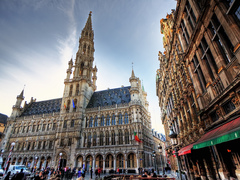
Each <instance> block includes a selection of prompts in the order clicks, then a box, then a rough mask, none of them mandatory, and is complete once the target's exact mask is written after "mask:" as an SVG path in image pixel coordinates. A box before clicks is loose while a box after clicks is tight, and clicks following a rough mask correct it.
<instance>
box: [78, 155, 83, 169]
mask: <svg viewBox="0 0 240 180" xmlns="http://www.w3.org/2000/svg"><path fill="white" fill-rule="evenodd" d="M76 167H78V168H79V167H83V157H82V155H79V156H78V157H77V159H76Z"/></svg>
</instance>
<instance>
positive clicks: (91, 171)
mask: <svg viewBox="0 0 240 180" xmlns="http://www.w3.org/2000/svg"><path fill="white" fill-rule="evenodd" d="M92 173H93V170H92V167H91V168H90V174H91V179H92Z"/></svg>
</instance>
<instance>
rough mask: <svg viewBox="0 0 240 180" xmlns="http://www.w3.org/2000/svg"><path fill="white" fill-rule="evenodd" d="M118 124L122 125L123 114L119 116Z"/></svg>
mask: <svg viewBox="0 0 240 180" xmlns="http://www.w3.org/2000/svg"><path fill="white" fill-rule="evenodd" d="M118 124H122V114H121V113H120V114H119V117H118Z"/></svg>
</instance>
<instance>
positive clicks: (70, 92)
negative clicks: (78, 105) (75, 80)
mask: <svg viewBox="0 0 240 180" xmlns="http://www.w3.org/2000/svg"><path fill="white" fill-rule="evenodd" d="M72 90H73V85H71V86H70V91H69V96H72Z"/></svg>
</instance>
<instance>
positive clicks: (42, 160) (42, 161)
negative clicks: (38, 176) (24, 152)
mask: <svg viewBox="0 0 240 180" xmlns="http://www.w3.org/2000/svg"><path fill="white" fill-rule="evenodd" d="M44 160H45V157H41V160H40V165H39V169H42V168H43V165H44V164H43V163H44Z"/></svg>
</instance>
